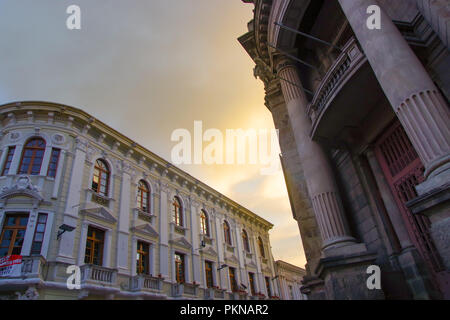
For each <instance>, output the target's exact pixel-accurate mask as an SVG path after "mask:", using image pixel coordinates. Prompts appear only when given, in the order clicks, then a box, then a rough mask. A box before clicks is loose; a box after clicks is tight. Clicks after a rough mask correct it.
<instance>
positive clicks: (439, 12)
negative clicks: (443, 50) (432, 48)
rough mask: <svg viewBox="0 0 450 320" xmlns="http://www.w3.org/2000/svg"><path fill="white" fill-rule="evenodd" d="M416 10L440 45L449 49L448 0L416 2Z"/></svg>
mask: <svg viewBox="0 0 450 320" xmlns="http://www.w3.org/2000/svg"><path fill="white" fill-rule="evenodd" d="M416 2H417V8H418V9H419V11H420V13H421V14H422V15H423V17H424V18H425V20H427V21H428V23H429V24H430V25H431V27H432V28H433V30H434V31H435V32H436V33H437V35H438V36H439V38H441V40H442V43H444V45H445V46H446V47H447V48H449V49H450V2H449V1H448V0H416Z"/></svg>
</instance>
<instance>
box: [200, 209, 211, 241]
mask: <svg viewBox="0 0 450 320" xmlns="http://www.w3.org/2000/svg"><path fill="white" fill-rule="evenodd" d="M209 229H210V228H209V219H208V214H207V213H206V211H205V210H203V209H202V210H201V211H200V230H201V232H202V235H204V236H207V237H210V236H211V234H210V230H209Z"/></svg>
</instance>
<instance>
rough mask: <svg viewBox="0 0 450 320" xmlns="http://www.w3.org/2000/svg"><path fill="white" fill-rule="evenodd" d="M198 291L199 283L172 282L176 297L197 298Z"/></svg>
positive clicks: (173, 292) (173, 294) (173, 293)
mask: <svg viewBox="0 0 450 320" xmlns="http://www.w3.org/2000/svg"><path fill="white" fill-rule="evenodd" d="M197 293H198V285H197V284H191V283H174V284H172V296H173V297H175V298H182V297H184V298H195V297H196V296H197Z"/></svg>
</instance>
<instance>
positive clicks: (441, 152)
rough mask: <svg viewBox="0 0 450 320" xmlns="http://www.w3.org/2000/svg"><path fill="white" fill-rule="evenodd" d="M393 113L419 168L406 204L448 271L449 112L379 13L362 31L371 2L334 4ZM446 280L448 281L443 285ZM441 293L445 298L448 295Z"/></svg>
mask: <svg viewBox="0 0 450 320" xmlns="http://www.w3.org/2000/svg"><path fill="white" fill-rule="evenodd" d="M339 2H340V4H341V7H342V10H343V12H344V13H345V15H346V16H347V19H348V21H349V23H350V25H351V26H352V28H353V31H354V32H355V34H356V37H357V38H358V41H359V43H360V44H361V47H362V48H363V50H364V52H365V54H366V56H367V60H368V61H369V63H370V65H371V66H372V69H373V71H374V72H375V75H376V77H377V79H378V81H379V83H380V85H381V87H382V88H383V91H384V93H385V95H386V97H387V98H388V100H389V102H390V103H391V106H392V108H393V109H394V112H395V113H396V115H397V117H398V119H399V120H400V122H401V123H402V125H403V127H404V128H405V131H406V133H407V134H408V137H409V138H410V140H411V142H412V144H413V146H414V148H415V150H416V151H417V153H418V155H419V157H420V159H421V160H422V163H423V164H424V166H425V174H424V175H425V178H426V180H425V181H424V182H422V183H421V184H419V185H417V186H416V190H417V193H418V195H419V196H418V197H417V198H416V199H413V200H412V201H409V202H408V203H407V204H406V205H407V206H408V207H409V208H410V209H411V212H412V213H413V214H425V215H428V216H429V217H430V220H431V227H430V230H429V232H430V234H431V236H432V238H433V241H434V242H435V244H436V247H437V249H438V251H439V253H440V255H441V257H442V258H443V260H444V261H448V263H447V266H446V267H447V270H450V250H448V249H446V248H448V236H447V235H448V234H449V231H450V210H449V200H448V192H449V189H450V125H449V124H450V109H449V106H448V104H447V102H446V101H445V99H444V97H442V95H441V94H440V92H439V91H438V89H437V88H436V86H435V85H434V83H433V81H432V80H431V78H430V76H429V75H428V73H427V71H426V70H425V68H424V67H423V65H422V64H421V62H420V61H419V59H418V58H417V56H416V55H415V54H414V52H413V51H412V49H411V48H410V46H409V45H408V43H407V42H406V40H405V39H404V38H403V36H402V34H401V33H400V31H399V30H398V29H397V27H396V26H395V25H394V23H393V22H392V20H391V19H390V17H389V16H388V15H387V14H386V13H385V12H384V10H383V8H381V29H379V30H377V29H374V30H370V29H369V28H367V27H366V20H367V18H368V15H367V13H366V10H367V8H368V7H369V6H371V5H378V6H379V3H378V1H376V0H339ZM446 281H448V280H446ZM448 291H450V290H448V289H447V293H446V294H447V295H450V292H448Z"/></svg>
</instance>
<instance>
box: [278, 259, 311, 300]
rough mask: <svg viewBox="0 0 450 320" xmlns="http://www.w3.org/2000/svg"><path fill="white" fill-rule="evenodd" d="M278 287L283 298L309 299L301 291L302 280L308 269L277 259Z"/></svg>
mask: <svg viewBox="0 0 450 320" xmlns="http://www.w3.org/2000/svg"><path fill="white" fill-rule="evenodd" d="M275 269H276V271H275V272H276V274H277V281H278V288H279V292H280V299H282V300H307V299H308V298H307V296H306V295H305V294H303V293H302V292H301V287H302V280H303V277H304V276H305V275H306V270H305V269H303V268H300V267H297V266H294V265H293V264H290V263H287V262H285V261H282V260H277V261H275Z"/></svg>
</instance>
